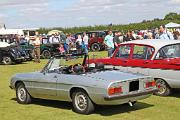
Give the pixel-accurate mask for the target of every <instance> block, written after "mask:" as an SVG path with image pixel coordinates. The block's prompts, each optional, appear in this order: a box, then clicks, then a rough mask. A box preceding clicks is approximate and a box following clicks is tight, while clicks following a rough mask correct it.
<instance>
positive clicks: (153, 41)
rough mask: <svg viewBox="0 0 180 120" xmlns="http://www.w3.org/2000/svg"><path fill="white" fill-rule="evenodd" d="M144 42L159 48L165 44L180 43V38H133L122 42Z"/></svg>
mask: <svg viewBox="0 0 180 120" xmlns="http://www.w3.org/2000/svg"><path fill="white" fill-rule="evenodd" d="M127 43H128V44H143V45H149V46H152V47H154V48H155V49H156V50H159V49H160V48H162V47H163V46H166V45H170V44H176V43H180V40H161V39H145V40H132V41H128V42H123V43H121V44H127Z"/></svg>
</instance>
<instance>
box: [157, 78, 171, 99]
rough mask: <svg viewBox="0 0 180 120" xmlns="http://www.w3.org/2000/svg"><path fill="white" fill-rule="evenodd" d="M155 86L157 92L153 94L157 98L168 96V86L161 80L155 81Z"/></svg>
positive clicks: (169, 89) (169, 91)
mask: <svg viewBox="0 0 180 120" xmlns="http://www.w3.org/2000/svg"><path fill="white" fill-rule="evenodd" d="M156 86H157V88H158V91H157V92H155V95H158V96H168V95H170V93H171V88H170V87H169V85H168V84H167V83H166V82H165V81H164V80H162V79H157V80H156Z"/></svg>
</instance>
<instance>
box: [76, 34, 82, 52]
mask: <svg viewBox="0 0 180 120" xmlns="http://www.w3.org/2000/svg"><path fill="white" fill-rule="evenodd" d="M76 48H77V52H78V53H81V52H82V38H81V35H78V39H77V40H76Z"/></svg>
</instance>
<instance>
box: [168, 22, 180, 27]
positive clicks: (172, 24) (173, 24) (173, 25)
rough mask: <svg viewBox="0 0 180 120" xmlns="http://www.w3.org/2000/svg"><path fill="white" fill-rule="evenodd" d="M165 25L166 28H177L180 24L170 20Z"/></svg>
mask: <svg viewBox="0 0 180 120" xmlns="http://www.w3.org/2000/svg"><path fill="white" fill-rule="evenodd" d="M165 27H166V28H178V27H180V24H177V23H173V22H170V23H168V24H166V25H165Z"/></svg>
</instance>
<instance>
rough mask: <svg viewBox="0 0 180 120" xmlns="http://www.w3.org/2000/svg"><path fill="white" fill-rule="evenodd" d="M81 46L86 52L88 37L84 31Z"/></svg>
mask: <svg viewBox="0 0 180 120" xmlns="http://www.w3.org/2000/svg"><path fill="white" fill-rule="evenodd" d="M83 35H84V36H83V43H84V44H83V48H84V52H85V53H88V42H89V37H88V36H87V34H86V32H84V33H83Z"/></svg>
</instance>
